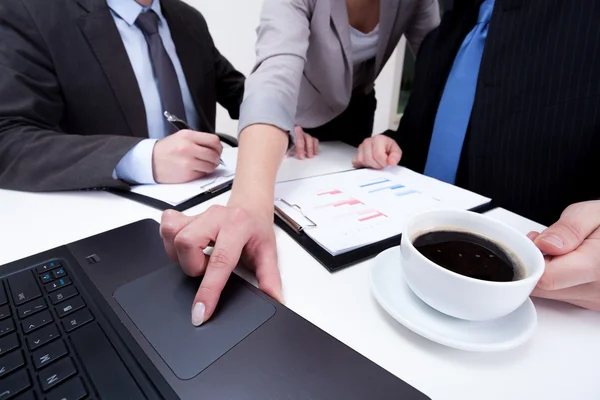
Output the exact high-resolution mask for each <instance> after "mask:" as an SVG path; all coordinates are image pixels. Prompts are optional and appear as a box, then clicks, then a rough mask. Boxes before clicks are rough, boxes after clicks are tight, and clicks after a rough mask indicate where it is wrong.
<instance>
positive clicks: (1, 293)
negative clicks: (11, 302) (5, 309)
mask: <svg viewBox="0 0 600 400" xmlns="http://www.w3.org/2000/svg"><path fill="white" fill-rule="evenodd" d="M6 303H8V297H7V296H6V290H5V289H4V285H3V284H2V281H0V305H2V304H6Z"/></svg>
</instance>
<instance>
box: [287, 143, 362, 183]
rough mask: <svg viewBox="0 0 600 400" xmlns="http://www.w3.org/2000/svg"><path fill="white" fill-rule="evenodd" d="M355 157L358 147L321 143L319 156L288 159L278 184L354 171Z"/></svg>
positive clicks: (291, 156)
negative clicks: (353, 162) (353, 159)
mask: <svg viewBox="0 0 600 400" xmlns="http://www.w3.org/2000/svg"><path fill="white" fill-rule="evenodd" d="M355 155H356V147H352V146H350V145H347V144H345V143H342V142H325V143H319V154H317V155H316V156H314V157H313V158H305V159H304V160H298V159H297V158H296V156H295V155H293V154H290V155H289V156H288V157H286V158H285V160H283V162H282V163H281V167H280V168H279V171H278V173H277V182H287V181H291V180H295V179H305V178H311V177H313V176H321V175H327V174H333V173H336V172H343V171H350V170H352V169H354V168H353V167H352V158H354V156H355Z"/></svg>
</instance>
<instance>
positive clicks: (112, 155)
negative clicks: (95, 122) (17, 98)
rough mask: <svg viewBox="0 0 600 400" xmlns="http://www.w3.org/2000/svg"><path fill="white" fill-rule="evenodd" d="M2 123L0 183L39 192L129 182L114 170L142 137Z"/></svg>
mask: <svg viewBox="0 0 600 400" xmlns="http://www.w3.org/2000/svg"><path fill="white" fill-rule="evenodd" d="M5 122H6V120H2V119H1V118H0V187H1V188H4V189H13V190H25V191H34V192H43V191H56V190H77V189H89V188H101V187H122V188H126V187H127V185H126V184H125V183H123V182H122V181H120V180H115V179H113V177H112V173H113V170H114V169H115V167H116V165H117V163H118V162H119V160H120V159H121V158H122V157H123V156H124V155H125V154H126V153H127V152H128V151H129V150H130V149H131V148H132V147H133V146H135V145H136V144H137V143H138V142H139V141H140V140H141V139H140V138H134V137H128V136H105V135H96V136H80V135H68V134H65V133H61V132H53V131H50V130H42V129H38V128H35V127H14V128H5V127H3V123H5Z"/></svg>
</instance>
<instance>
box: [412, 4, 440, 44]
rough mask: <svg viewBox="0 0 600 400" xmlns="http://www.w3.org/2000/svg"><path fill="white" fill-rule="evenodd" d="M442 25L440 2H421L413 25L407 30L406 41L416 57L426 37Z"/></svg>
mask: <svg viewBox="0 0 600 400" xmlns="http://www.w3.org/2000/svg"><path fill="white" fill-rule="evenodd" d="M439 24H440V4H439V2H438V0H419V5H418V9H417V11H416V13H415V15H414V17H413V20H412V22H411V25H410V26H409V27H408V29H407V30H406V39H407V41H408V44H409V46H410V49H411V51H412V53H413V54H414V55H415V56H416V55H417V54H418V52H419V48H420V47H421V43H422V42H423V39H425V36H427V35H428V34H429V32H431V31H432V30H434V29H435V28H437V27H438V25H439Z"/></svg>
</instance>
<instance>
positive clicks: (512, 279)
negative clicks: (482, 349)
mask: <svg viewBox="0 0 600 400" xmlns="http://www.w3.org/2000/svg"><path fill="white" fill-rule="evenodd" d="M400 248H401V253H402V269H403V271H404V275H405V278H406V282H407V283H408V285H409V287H410V288H411V289H412V291H413V292H414V293H415V294H416V295H417V296H418V297H419V298H420V299H421V300H423V301H424V302H425V303H426V304H428V305H429V306H430V307H432V308H434V309H436V310H438V311H440V312H442V313H444V314H447V315H450V316H452V317H456V318H460V319H465V320H471V321H486V320H493V319H497V318H501V317H503V316H506V315H508V314H510V313H511V312H513V311H515V310H516V309H517V308H519V307H520V306H521V305H522V304H523V303H524V302H525V301H526V300H527V299H528V297H529V295H530V294H531V293H532V291H533V290H534V288H535V286H536V284H537V282H538V281H539V279H540V277H541V276H542V274H543V273H544V257H543V255H542V253H541V252H540V251H539V249H538V248H537V247H536V246H535V245H534V244H533V243H532V242H531V240H529V239H528V238H527V237H526V236H525V235H523V234H521V233H520V232H518V231H517V230H515V229H513V228H511V227H509V226H507V225H505V224H503V223H501V222H498V221H496V220H493V219H491V218H489V217H486V216H483V215H480V214H477V213H473V212H469V211H454V210H436V211H429V212H425V213H422V214H419V215H416V216H414V217H413V218H412V219H411V220H410V221H409V222H408V223H407V225H406V227H405V229H404V231H403V235H402V242H401V245H400Z"/></svg>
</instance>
